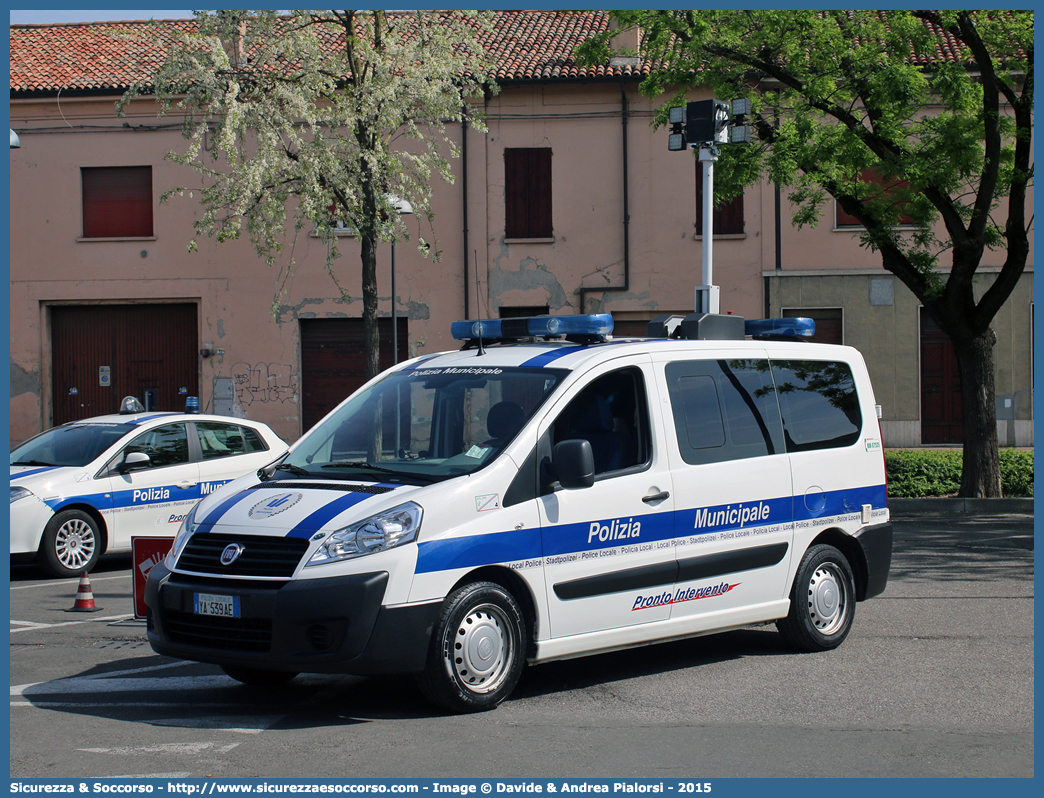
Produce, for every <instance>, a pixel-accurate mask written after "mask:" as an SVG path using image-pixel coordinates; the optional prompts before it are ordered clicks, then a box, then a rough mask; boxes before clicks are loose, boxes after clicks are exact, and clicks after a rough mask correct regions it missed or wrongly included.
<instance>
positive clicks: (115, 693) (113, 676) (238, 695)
mask: <svg viewBox="0 0 1044 798" xmlns="http://www.w3.org/2000/svg"><path fill="white" fill-rule="evenodd" d="M654 650H655V656H650V655H649V651H650V649H649V648H647V647H643V648H640V649H630V650H626V651H616V652H612V653H608V654H600V655H595V656H591V657H585V658H583V659H574V660H564V661H560V662H551V663H546V664H543V665H538V666H532V667H529V668H527V669H526V670H525V671H523V675H522V680H521V682H520V683H519V686H518V687H517V688H516V690H515V692H514V694H513V695H512V698H511V699H509V700H519V699H525V698H535V697H540V696H549V695H553V694H555V693H560V692H567V691H572V690H577V689H584V688H587V687H592V686H596V685H606V686H608V685H612V684H613V683H615V682H619V681H627V680H630V679H636V678H641V677H645V676H650V675H656V674H665V673H669V672H674V671H680V670H685V669H688V668H698V667H700V666H702V665H707V664H712V663H719V662H723V661H727V660H731V659H739V658H743V657H757V656H775V655H782V654H785V653H787V651H788V650H787V649H786V648H785V647H784V646H783V644H782V642H781V640H780V639H779V636H778V635H776V634H775V633H774V631H766V630H758V629H750V630H739V631H733V632H726V633H722V634H717V635H712V636H707V637H700V638H695V639H691V640H684V641H676V642H671V643H662V644H659V645H657V646H656V647H655V649H654ZM15 700H18V699H16V697H15V696H12V701H15ZM21 700H26V701H29V702H31V703H32V704H33V705H34V706H35V707H37V708H40V709H50V710H52V711H56V712H67V713H73V714H78V715H84V716H89V717H104V718H110V719H115V720H124V721H131V722H137V723H146V724H152V725H160V726H179V725H184V726H191V727H193V728H200V727H204V728H214V729H217V728H233V727H243V726H248V727H250V726H253V727H257V728H263V729H266V730H273V731H276V730H292V729H305V728H322V727H326V726H343V725H346V724H354V723H366V722H369V721H378V720H407V719H413V720H419V719H424V718H431V717H442V716H445V715H446V714H448V713H446V712H445V711H443V710H441V709H439V708H437V707H434V706H432V705H431V704H429V703H428V702H427V701H426V700H425V699H424V697H423V696H422V695H421V693H420V691H419V690H418V689H417V687H416V686H415V684H414V682H413V679H412V677H409V676H375V677H359V676H342V675H323V674H304V675H301V676H298V677H297V678H296V679H294V680H293V681H291V682H289V683H287V684H285V685H281V686H279V687H275V688H273V687H263V688H262V687H255V686H250V685H245V684H241V683H239V682H236V681H235V680H233V679H231V678H230V677H228V676H226V675H225V674H224V673H223V672H222V671H221V669H220V668H218V667H217V666H214V665H205V664H200V663H188V662H182V661H179V660H172V659H170V658H167V657H161V656H157V655H152V656H144V657H129V658H125V659H121V660H116V661H112V662H108V663H105V664H104V665H98V666H96V667H93V668H90V669H88V670H85V671H83V672H82V673H79V674H76V675H74V676H71V677H67V678H64V679H58V680H54V681H52V682H43V683H40V684H37V685H33V686H31V687H27V688H25V689H24V690H23V691H22V693H21Z"/></svg>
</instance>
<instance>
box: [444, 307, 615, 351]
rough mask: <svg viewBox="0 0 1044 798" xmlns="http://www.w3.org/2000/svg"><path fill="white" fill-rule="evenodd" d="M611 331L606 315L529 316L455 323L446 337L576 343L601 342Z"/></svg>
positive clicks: (611, 327) (485, 341)
mask: <svg viewBox="0 0 1044 798" xmlns="http://www.w3.org/2000/svg"><path fill="white" fill-rule="evenodd" d="M612 331H613V317H612V316H610V315H609V314H608V313H593V314H587V315H583V316H533V317H531V318H520V319H484V320H482V321H455V322H453V324H452V325H451V326H450V334H451V335H452V336H453V337H454V338H455V339H456V340H458V341H466V342H468V343H467V344H466V345H465V346H470V345H471V344H472V343H473V342H479V341H481V342H483V343H510V342H514V341H522V340H526V339H532V338H561V337H565V339H566V340H568V341H575V342H577V343H595V342H601V341H604V340H605V337H606V336H607V335H609V334H610V333H611V332H612Z"/></svg>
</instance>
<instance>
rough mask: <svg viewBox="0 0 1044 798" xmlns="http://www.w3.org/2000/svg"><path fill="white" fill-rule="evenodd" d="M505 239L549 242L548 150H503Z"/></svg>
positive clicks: (549, 189) (549, 154) (549, 170)
mask: <svg viewBox="0 0 1044 798" xmlns="http://www.w3.org/2000/svg"><path fill="white" fill-rule="evenodd" d="M504 205H505V219H504V235H505V236H506V237H507V238H551V236H552V235H553V232H552V221H551V149H550V148H549V147H509V148H506V149H505V150H504Z"/></svg>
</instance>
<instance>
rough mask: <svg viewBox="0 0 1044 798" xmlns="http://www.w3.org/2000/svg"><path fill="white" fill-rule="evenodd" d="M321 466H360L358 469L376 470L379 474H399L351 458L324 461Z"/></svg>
mask: <svg viewBox="0 0 1044 798" xmlns="http://www.w3.org/2000/svg"><path fill="white" fill-rule="evenodd" d="M322 467H323V468H360V469H365V470H367V471H377V472H379V473H381V474H395V475H396V476H398V475H399V474H400V472H399V471H393V470H392V469H390V468H385V467H384V466H379V465H374V464H373V463H367V462H364V461H362V460H353V461H348V460H344V461H342V462H339V463H324V464H323V466H322Z"/></svg>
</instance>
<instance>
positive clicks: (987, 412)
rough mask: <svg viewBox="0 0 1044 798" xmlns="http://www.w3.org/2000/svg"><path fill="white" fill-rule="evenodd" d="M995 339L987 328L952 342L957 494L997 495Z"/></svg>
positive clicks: (998, 468)
mask: <svg viewBox="0 0 1044 798" xmlns="http://www.w3.org/2000/svg"><path fill="white" fill-rule="evenodd" d="M996 341H997V336H996V334H995V333H994V332H993V330H992V329H987V330H986V332H984V333H982V334H981V335H977V336H975V337H974V338H971V339H969V340H962V341H956V340H955V341H954V342H953V348H954V352H955V354H956V356H957V368H958V371H959V372H960V378H961V402H962V405H963V416H964V462H963V473H962V474H961V493H960V495H961V496H964V497H969V498H995V497H998V496H1000V495H1001V479H1000V461H999V455H998V451H997V407H996V394H995V389H994V370H993V368H994V367H993V345H994V344H995V343H996Z"/></svg>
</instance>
